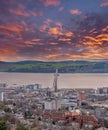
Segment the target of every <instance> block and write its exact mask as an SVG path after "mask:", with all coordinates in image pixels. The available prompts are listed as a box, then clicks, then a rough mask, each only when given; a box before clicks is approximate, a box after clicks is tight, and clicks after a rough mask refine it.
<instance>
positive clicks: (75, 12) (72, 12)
mask: <svg viewBox="0 0 108 130" xmlns="http://www.w3.org/2000/svg"><path fill="white" fill-rule="evenodd" d="M70 13H71V14H74V15H79V14H81V11H79V10H78V9H72V10H70Z"/></svg>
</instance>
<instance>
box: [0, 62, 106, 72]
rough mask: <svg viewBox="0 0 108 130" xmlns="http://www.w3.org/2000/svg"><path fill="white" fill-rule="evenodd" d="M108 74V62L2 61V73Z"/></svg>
mask: <svg viewBox="0 0 108 130" xmlns="http://www.w3.org/2000/svg"><path fill="white" fill-rule="evenodd" d="M55 69H58V70H59V73H108V61H99V62H90V61H59V62H43V61H20V62H3V61H0V72H32V73H54V72H55Z"/></svg>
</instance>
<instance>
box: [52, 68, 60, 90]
mask: <svg viewBox="0 0 108 130" xmlns="http://www.w3.org/2000/svg"><path fill="white" fill-rule="evenodd" d="M58 76H59V74H58V69H56V73H55V74H54V82H53V88H54V92H57V90H58V88H57V79H58Z"/></svg>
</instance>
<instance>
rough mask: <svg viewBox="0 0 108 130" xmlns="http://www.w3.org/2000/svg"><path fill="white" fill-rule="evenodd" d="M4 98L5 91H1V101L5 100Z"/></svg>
mask: <svg viewBox="0 0 108 130" xmlns="http://www.w3.org/2000/svg"><path fill="white" fill-rule="evenodd" d="M3 100H4V92H0V101H2V102H3Z"/></svg>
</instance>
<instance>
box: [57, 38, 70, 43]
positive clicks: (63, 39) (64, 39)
mask: <svg viewBox="0 0 108 130" xmlns="http://www.w3.org/2000/svg"><path fill="white" fill-rule="evenodd" d="M70 40H71V39H70V38H60V39H59V41H64V42H65V41H70Z"/></svg>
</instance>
